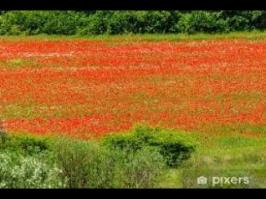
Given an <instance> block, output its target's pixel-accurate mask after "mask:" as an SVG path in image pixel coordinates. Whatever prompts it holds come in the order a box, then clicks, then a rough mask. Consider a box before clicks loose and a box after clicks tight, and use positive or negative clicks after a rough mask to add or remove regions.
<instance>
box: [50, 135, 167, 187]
mask: <svg viewBox="0 0 266 199" xmlns="http://www.w3.org/2000/svg"><path fill="white" fill-rule="evenodd" d="M55 153H56V156H57V160H58V163H59V167H60V168H61V169H62V171H63V172H62V174H63V176H64V177H66V178H67V187H69V188H121V187H128V188H138V187H143V188H144V187H153V186H154V185H155V182H156V179H157V177H158V176H159V175H160V174H161V173H162V172H163V169H162V168H163V165H164V162H163V159H162V157H161V156H160V155H159V154H158V153H156V152H154V151H150V150H149V151H148V149H143V150H140V151H139V152H138V153H132V152H127V153H125V152H124V151H119V150H112V151H110V150H108V149H106V148H105V147H103V146H100V145H98V144H97V143H94V142H85V141H78V140H70V139H67V138H65V139H60V140H59V142H57V143H56V145H55Z"/></svg>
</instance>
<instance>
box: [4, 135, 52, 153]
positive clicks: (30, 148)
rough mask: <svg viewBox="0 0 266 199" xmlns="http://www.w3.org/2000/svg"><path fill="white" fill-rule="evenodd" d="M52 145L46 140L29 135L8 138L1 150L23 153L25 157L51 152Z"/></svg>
mask: <svg viewBox="0 0 266 199" xmlns="http://www.w3.org/2000/svg"><path fill="white" fill-rule="evenodd" d="M50 147H51V143H50V141H49V140H48V139H46V138H39V137H33V136H29V135H16V136H11V135H10V136H6V138H5V143H4V144H2V146H1V148H2V149H4V150H8V151H14V152H19V153H23V154H24V155H37V154H40V153H43V152H49V151H50Z"/></svg>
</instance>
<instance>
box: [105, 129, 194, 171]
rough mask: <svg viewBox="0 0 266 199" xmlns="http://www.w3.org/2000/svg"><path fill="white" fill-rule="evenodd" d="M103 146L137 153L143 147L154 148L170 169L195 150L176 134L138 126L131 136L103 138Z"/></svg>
mask: <svg viewBox="0 0 266 199" xmlns="http://www.w3.org/2000/svg"><path fill="white" fill-rule="evenodd" d="M103 144H104V145H106V146H107V147H109V148H111V149H119V150H125V151H138V150H140V149H142V148H144V147H147V146H148V147H153V148H156V149H157V150H158V151H159V152H160V154H161V155H162V156H163V157H164V159H165V161H166V163H167V165H168V166H170V167H175V166H178V165H179V164H181V162H182V161H183V160H186V159H188V158H189V157H190V155H191V153H192V152H193V151H194V150H195V146H194V144H193V143H192V142H191V140H186V138H183V137H181V136H180V135H179V134H178V132H165V131H163V130H162V129H159V128H149V127H146V126H138V127H136V128H135V129H134V131H133V133H131V134H124V135H113V136H108V137H106V138H104V140H103Z"/></svg>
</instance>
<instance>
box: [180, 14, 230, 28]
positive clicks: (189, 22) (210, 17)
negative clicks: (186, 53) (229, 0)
mask: <svg viewBox="0 0 266 199" xmlns="http://www.w3.org/2000/svg"><path fill="white" fill-rule="evenodd" d="M220 16H221V12H207V11H194V12H191V13H185V14H183V15H182V17H181V18H180V20H179V22H178V24H177V26H178V28H179V30H180V32H185V33H197V32H207V33H214V32H227V31H228V30H229V27H228V23H227V21H226V20H225V19H223V18H220Z"/></svg>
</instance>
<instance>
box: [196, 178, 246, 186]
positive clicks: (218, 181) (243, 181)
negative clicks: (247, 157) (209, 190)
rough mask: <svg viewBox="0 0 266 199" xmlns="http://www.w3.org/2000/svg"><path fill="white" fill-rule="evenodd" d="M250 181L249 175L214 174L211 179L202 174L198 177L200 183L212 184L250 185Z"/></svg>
mask: <svg viewBox="0 0 266 199" xmlns="http://www.w3.org/2000/svg"><path fill="white" fill-rule="evenodd" d="M249 183H250V181H249V177H246V176H245V177H235V176H234V177H225V176H213V177H210V178H209V179H208V178H207V177H205V176H200V177H198V178H197V184H198V185H207V184H211V186H219V185H220V186H225V185H248V184H249Z"/></svg>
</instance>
